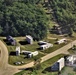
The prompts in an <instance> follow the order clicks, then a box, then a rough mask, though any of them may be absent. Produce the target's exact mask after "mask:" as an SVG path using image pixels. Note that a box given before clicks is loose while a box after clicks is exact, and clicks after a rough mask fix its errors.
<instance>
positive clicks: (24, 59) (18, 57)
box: [8, 46, 43, 65]
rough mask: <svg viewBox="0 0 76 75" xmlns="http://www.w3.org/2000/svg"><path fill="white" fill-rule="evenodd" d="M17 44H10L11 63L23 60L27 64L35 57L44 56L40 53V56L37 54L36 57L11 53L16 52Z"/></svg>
mask: <svg viewBox="0 0 76 75" xmlns="http://www.w3.org/2000/svg"><path fill="white" fill-rule="evenodd" d="M15 48H16V46H8V51H9V64H12V65H14V63H15V62H20V61H23V62H25V64H27V63H30V62H31V61H33V60H34V58H40V57H42V56H43V54H41V53H39V55H38V56H35V57H34V58H25V55H22V54H20V56H16V55H10V53H11V52H15Z"/></svg>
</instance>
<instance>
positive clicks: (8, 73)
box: [0, 40, 76, 75]
mask: <svg viewBox="0 0 76 75" xmlns="http://www.w3.org/2000/svg"><path fill="white" fill-rule="evenodd" d="M72 44H76V40H75V41H73V42H71V43H69V44H67V45H65V46H64V47H62V48H60V49H58V50H56V51H54V52H52V53H50V54H48V55H46V56H44V57H42V58H41V59H42V61H41V62H44V61H46V60H48V59H50V58H52V57H54V56H56V55H58V54H61V53H65V52H67V50H68V49H69V48H71V47H72ZM0 50H1V57H0V75H13V74H14V73H16V72H19V71H20V69H24V68H28V67H32V66H33V64H34V62H31V63H28V64H25V65H23V66H12V65H9V64H8V49H7V47H6V46H5V44H4V43H3V42H2V41H0Z"/></svg>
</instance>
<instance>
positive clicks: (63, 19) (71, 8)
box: [50, 0, 76, 33]
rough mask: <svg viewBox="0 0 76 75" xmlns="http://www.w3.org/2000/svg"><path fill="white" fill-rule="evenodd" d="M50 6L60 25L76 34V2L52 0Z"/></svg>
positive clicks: (75, 0) (74, 0)
mask: <svg viewBox="0 0 76 75" xmlns="http://www.w3.org/2000/svg"><path fill="white" fill-rule="evenodd" d="M50 4H51V7H52V9H53V11H54V17H55V19H56V21H57V22H58V23H59V25H61V26H63V27H67V28H68V29H69V30H70V33H72V31H75V32H76V0H50ZM64 29H65V28H64Z"/></svg>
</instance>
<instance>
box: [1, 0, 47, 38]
mask: <svg viewBox="0 0 76 75" xmlns="http://www.w3.org/2000/svg"><path fill="white" fill-rule="evenodd" d="M38 2H39V0H4V1H3V0H2V1H1V0H0V35H3V36H7V35H12V36H25V35H31V36H33V37H34V38H36V39H42V38H44V37H45V36H46V35H47V28H48V26H47V25H48V18H47V17H46V14H45V12H44V10H43V8H42V7H41V6H40V5H38Z"/></svg>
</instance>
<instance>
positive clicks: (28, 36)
mask: <svg viewBox="0 0 76 75" xmlns="http://www.w3.org/2000/svg"><path fill="white" fill-rule="evenodd" d="M26 41H27V42H28V43H29V44H33V38H32V37H31V36H30V35H26Z"/></svg>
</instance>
